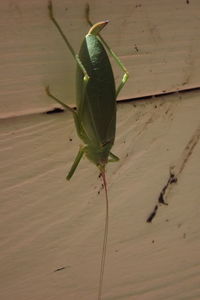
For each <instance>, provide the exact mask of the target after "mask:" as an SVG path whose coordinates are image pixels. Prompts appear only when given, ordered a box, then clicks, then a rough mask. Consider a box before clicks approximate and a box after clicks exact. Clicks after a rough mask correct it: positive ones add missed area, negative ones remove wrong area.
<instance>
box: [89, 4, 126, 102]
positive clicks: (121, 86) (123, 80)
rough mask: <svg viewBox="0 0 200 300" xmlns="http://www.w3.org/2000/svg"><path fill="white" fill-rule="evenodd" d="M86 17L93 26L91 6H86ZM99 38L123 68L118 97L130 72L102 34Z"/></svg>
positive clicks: (117, 91)
mask: <svg viewBox="0 0 200 300" xmlns="http://www.w3.org/2000/svg"><path fill="white" fill-rule="evenodd" d="M85 17H86V20H87V22H88V24H89V25H90V26H92V25H93V24H92V22H91V20H90V7H89V4H87V5H86V9H85ZM98 37H99V39H100V41H101V42H102V44H103V45H104V47H105V48H106V49H107V51H108V52H109V54H110V55H111V56H112V57H113V58H114V60H115V62H116V63H117V64H118V66H119V67H120V68H121V70H122V71H123V72H124V75H123V77H122V80H121V83H120V84H119V86H118V88H117V90H116V97H117V96H118V94H119V92H120V91H121V89H122V88H123V86H124V85H125V83H126V81H127V80H128V77H129V74H128V71H127V70H126V68H125V66H124V65H123V63H122V62H121V60H120V58H119V57H118V56H117V55H116V54H115V52H114V51H113V50H112V49H111V48H110V47H109V46H108V44H107V43H106V41H105V40H104V39H103V38H102V36H101V35H100V34H98Z"/></svg>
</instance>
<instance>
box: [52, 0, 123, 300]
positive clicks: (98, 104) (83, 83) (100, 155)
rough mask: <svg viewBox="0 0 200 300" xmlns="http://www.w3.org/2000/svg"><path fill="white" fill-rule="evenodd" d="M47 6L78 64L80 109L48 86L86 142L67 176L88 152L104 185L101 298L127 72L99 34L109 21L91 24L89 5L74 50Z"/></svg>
mask: <svg viewBox="0 0 200 300" xmlns="http://www.w3.org/2000/svg"><path fill="white" fill-rule="evenodd" d="M48 10H49V16H50V19H51V20H52V22H53V23H54V25H55V26H56V28H57V30H58V31H59V33H60V34H61V36H62V38H63V39H64V41H65V43H66V45H67V47H68V49H69V51H70V52H71V54H72V55H73V57H74V59H75V61H76V64H77V75H76V76H77V77H76V94H77V95H76V96H77V98H76V106H77V110H74V109H73V108H71V107H70V106H68V105H66V104H65V103H63V102H62V101H60V100H59V99H58V98H56V97H55V96H54V95H52V94H51V93H50V90H49V87H47V89H46V91H47V94H48V95H49V96H50V97H51V98H53V99H54V100H55V101H57V102H58V103H59V104H61V105H62V106H63V107H65V108H66V109H67V110H68V111H70V112H71V113H72V114H73V117H74V122H75V126H76V130H77V134H78V136H79V137H80V138H81V140H82V141H83V142H84V146H81V147H80V149H79V152H78V154H77V156H76V158H75V161H74V163H73V165H72V167H71V169H70V171H69V173H68V175H67V180H70V178H71V177H72V176H73V174H74V172H75V170H76V168H77V166H78V164H79V162H80V160H81V158H82V156H83V155H84V154H85V155H86V157H87V158H88V159H89V160H90V161H92V162H93V163H94V164H95V165H96V166H97V167H98V169H99V171H100V174H101V177H102V180H103V185H104V189H105V197H106V221H105V229H104V240H103V250H102V258H101V271H100V279H99V291H98V299H99V300H100V299H101V297H102V287H103V274H104V266H105V257H106V245H107V237H108V216H109V214H108V193H107V184H106V177H105V166H106V164H107V163H108V162H114V161H117V160H119V158H118V157H117V156H115V155H114V154H113V153H112V152H111V151H110V150H111V148H112V146H113V144H114V139H115V130H116V98H117V96H118V94H119V92H120V90H121V89H122V87H123V86H124V84H125V83H126V81H127V79H128V72H127V70H126V68H125V67H124V65H123V64H122V63H121V61H120V59H119V58H118V57H117V55H116V54H115V53H114V52H113V51H112V50H111V49H110V48H109V46H108V45H107V43H106V42H105V41H104V40H103V38H102V37H101V36H100V35H99V33H100V31H101V30H102V29H103V28H104V27H105V26H106V25H107V23H108V21H102V22H98V23H96V24H94V25H92V23H91V21H90V19H89V6H87V9H86V17H87V21H88V23H89V24H90V25H91V28H90V30H89V32H88V34H87V35H86V36H85V38H84V40H83V42H82V45H81V48H80V51H79V54H76V53H75V51H74V49H73V48H72V46H71V45H70V43H69V41H68V39H67V37H66V36H65V34H64V33H63V31H62V29H61V27H60V26H59V24H58V22H57V21H56V19H55V17H54V14H53V7H52V3H51V1H50V2H49V5H48ZM105 49H106V50H107V51H108V52H109V53H110V55H111V56H112V57H113V58H114V60H115V61H116V63H117V64H118V65H119V67H120V68H121V69H122V71H123V72H124V74H123V78H122V81H121V83H120V84H119V86H118V88H117V89H116V87H115V80H114V76H113V71H112V67H111V64H110V61H109V58H108V55H107V53H106V50H105Z"/></svg>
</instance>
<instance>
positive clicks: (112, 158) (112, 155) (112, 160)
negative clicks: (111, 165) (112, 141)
mask: <svg viewBox="0 0 200 300" xmlns="http://www.w3.org/2000/svg"><path fill="white" fill-rule="evenodd" d="M109 156H110V159H109V160H108V162H116V161H118V160H119V157H117V156H116V155H115V154H113V153H112V152H110V153H109Z"/></svg>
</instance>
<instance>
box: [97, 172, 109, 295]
mask: <svg viewBox="0 0 200 300" xmlns="http://www.w3.org/2000/svg"><path fill="white" fill-rule="evenodd" d="M100 175H101V177H102V180H103V185H104V190H105V198H106V215H105V227H104V238H103V248H102V257H101V270H100V277H99V291H98V300H101V295H102V288H103V276H104V268H105V260H106V250H107V240H108V224H109V203H108V190H107V182H106V175H105V169H104V170H101V174H100Z"/></svg>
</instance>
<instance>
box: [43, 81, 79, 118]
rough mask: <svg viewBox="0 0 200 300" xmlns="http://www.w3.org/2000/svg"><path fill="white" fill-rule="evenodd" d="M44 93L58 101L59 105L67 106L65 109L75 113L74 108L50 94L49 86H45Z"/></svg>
mask: <svg viewBox="0 0 200 300" xmlns="http://www.w3.org/2000/svg"><path fill="white" fill-rule="evenodd" d="M46 93H47V95H48V96H49V97H51V98H52V99H53V100H55V101H56V102H58V103H59V104H60V105H62V106H63V107H65V108H67V110H69V111H70V112H72V113H73V114H74V113H75V110H74V109H73V108H72V107H70V106H68V105H67V104H65V103H64V102H62V101H61V100H59V99H58V98H56V97H55V96H54V95H52V94H51V92H50V90H49V86H47V87H46Z"/></svg>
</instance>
